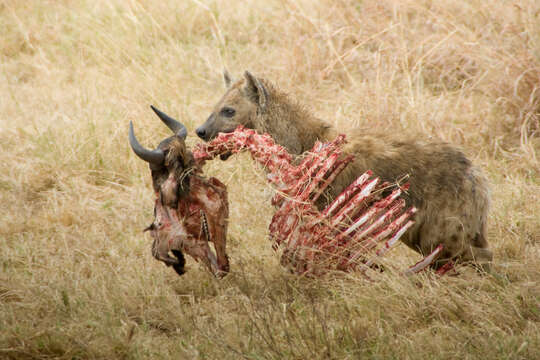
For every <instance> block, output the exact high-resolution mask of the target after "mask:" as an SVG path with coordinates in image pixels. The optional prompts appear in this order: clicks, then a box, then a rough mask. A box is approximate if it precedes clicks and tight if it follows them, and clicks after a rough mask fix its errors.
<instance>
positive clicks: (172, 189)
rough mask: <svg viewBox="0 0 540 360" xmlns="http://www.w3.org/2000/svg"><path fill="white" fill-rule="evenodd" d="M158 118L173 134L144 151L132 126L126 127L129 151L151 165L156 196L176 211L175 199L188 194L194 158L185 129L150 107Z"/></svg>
mask: <svg viewBox="0 0 540 360" xmlns="http://www.w3.org/2000/svg"><path fill="white" fill-rule="evenodd" d="M151 108H152V110H154V112H155V113H156V114H157V116H158V117H159V118H160V119H161V120H162V121H163V122H164V123H165V125H167V126H168V127H169V129H171V130H172V131H173V132H174V135H173V136H170V137H168V138H166V139H165V140H163V141H162V142H161V143H160V144H159V145H158V146H157V148H156V149H154V150H149V149H145V148H144V147H143V146H142V145H141V144H140V143H139V142H138V141H137V138H136V137H135V134H134V132H133V124H132V123H131V122H130V124H129V143H130V145H131V148H132V149H133V151H134V152H135V154H137V156H139V157H140V158H141V159H143V160H144V161H146V162H148V163H149V165H150V170H151V172H152V185H153V187H154V192H156V194H159V196H160V199H161V201H162V203H163V205H166V206H169V207H172V208H176V206H177V203H178V197H179V196H180V197H181V196H183V195H184V194H186V193H188V192H189V176H187V174H188V173H189V171H191V168H192V166H193V164H194V161H193V156H192V154H191V152H189V151H188V150H187V148H186V144H185V139H186V136H187V129H186V127H185V126H184V125H183V124H182V123H180V122H179V121H177V120H175V119H173V118H171V117H170V116H168V115H167V114H165V113H163V112H161V111H160V110H158V109H156V108H155V107H153V106H151Z"/></svg>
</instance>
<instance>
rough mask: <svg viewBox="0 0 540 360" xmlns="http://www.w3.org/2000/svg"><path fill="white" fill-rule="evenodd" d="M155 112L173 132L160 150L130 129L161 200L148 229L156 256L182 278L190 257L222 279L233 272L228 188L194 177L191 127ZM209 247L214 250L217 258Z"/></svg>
mask: <svg viewBox="0 0 540 360" xmlns="http://www.w3.org/2000/svg"><path fill="white" fill-rule="evenodd" d="M152 110H154V112H155V113H156V114H157V115H158V116H159V118H160V119H161V120H162V121H163V122H164V123H165V124H166V125H167V126H168V127H169V128H170V129H171V130H172V131H173V132H174V135H173V136H170V137H168V138H167V139H165V140H163V141H162V142H161V143H160V144H159V145H158V146H157V148H156V149H154V150H149V149H146V148H144V147H143V146H142V145H141V144H140V143H139V142H138V141H137V138H136V137H135V134H134V131H133V124H132V123H131V122H130V124H129V143H130V145H131V148H132V149H133V151H134V152H135V154H137V156H139V157H140V158H141V159H143V160H144V161H146V162H148V163H149V165H150V170H151V172H152V185H153V187H154V192H155V194H156V201H155V206H154V222H153V223H152V224H151V225H150V226H149V227H148V228H147V229H146V230H148V231H150V234H151V236H152V237H153V238H154V243H153V244H152V254H153V256H154V257H155V258H156V259H158V260H160V261H163V262H164V263H165V264H166V265H167V266H171V265H172V266H173V268H174V269H175V270H176V272H177V273H178V274H179V275H182V274H183V273H184V263H185V260H184V256H183V253H182V252H184V251H185V252H186V253H187V254H189V255H191V256H192V257H193V258H194V259H196V260H197V261H199V260H202V261H203V263H204V264H205V265H206V266H207V267H208V269H209V270H210V271H212V273H214V274H215V275H216V276H223V275H224V274H226V273H227V272H228V271H229V260H228V257H227V254H226V250H225V247H226V234H227V219H228V214H229V208H228V201H227V190H226V186H225V185H223V184H222V183H221V182H220V181H219V180H218V179H215V178H210V179H207V178H205V177H203V176H200V174H199V175H197V174H195V173H197V172H198V171H199V167H198V165H197V164H196V163H195V161H194V159H193V154H192V153H191V152H190V151H189V150H188V149H187V147H186V144H185V138H186V135H187V130H186V127H185V126H184V125H182V124H181V123H180V122H178V121H176V120H174V119H173V118H171V117H170V116H168V115H166V114H164V113H163V112H161V111H159V110H158V109H156V108H154V107H153V106H152ZM209 242H212V243H213V244H214V248H215V251H216V253H215V254H214V253H213V252H212V251H211V249H210V247H209V245H208V243H209ZM170 253H172V254H173V255H174V256H171V255H170Z"/></svg>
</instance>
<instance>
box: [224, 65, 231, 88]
mask: <svg viewBox="0 0 540 360" xmlns="http://www.w3.org/2000/svg"><path fill="white" fill-rule="evenodd" d="M223 80H224V81H225V87H226V88H227V89H228V88H230V87H231V84H232V81H233V80H232V78H231V74H229V72H228V71H227V69H224V70H223Z"/></svg>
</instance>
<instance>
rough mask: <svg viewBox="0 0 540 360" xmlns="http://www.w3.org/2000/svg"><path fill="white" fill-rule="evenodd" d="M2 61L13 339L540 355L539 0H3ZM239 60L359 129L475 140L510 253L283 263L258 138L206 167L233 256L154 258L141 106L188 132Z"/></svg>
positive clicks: (472, 153)
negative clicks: (414, 270) (169, 262)
mask: <svg viewBox="0 0 540 360" xmlns="http://www.w3.org/2000/svg"><path fill="white" fill-rule="evenodd" d="M0 60H1V63H0V69H1V71H0V149H1V151H2V161H1V162H0V189H1V191H0V204H1V207H2V212H1V213H2V215H1V217H0V268H1V271H0V358H8V359H20V358H28V359H46V358H47V359H48V358H65V359H68V358H69V359H74V358H81V359H82V358H106V359H111V358H130V359H131V358H136V359H138V358H151V359H154V358H173V357H174V358H203V359H217V358H219V359H237V358H246V359H262V358H265V359H284V358H290V359H307V358H324V359H327V358H333V359H355V358H417V359H425V358H438V359H439V358H448V359H450V358H452V359H455V358H499V359H507V358H513V359H519V358H530V359H535V358H540V336H539V330H540V305H539V303H540V284H539V280H540V260H539V258H540V195H539V194H540V178H539V176H540V171H539V169H540V167H539V162H538V160H539V156H540V153H539V152H540V151H539V149H540V129H539V117H540V114H539V112H540V90H539V87H540V5H539V3H538V2H537V1H533V0H529V1H513V2H510V1H505V2H502V1H495V0H485V1H448V0H441V1H427V0H426V1H420V0H418V1H392V0H384V1H374V0H366V1H352V0H348V1H339V2H336V1H330V0H327V1H319V2H312V1H308V0H301V1H290V0H267V1H255V0H250V1H209V0H200V1H199V0H193V1H172V0H165V1H159V2H155V1H146V0H131V1H120V0H113V1H101V0H97V1H84V0H63V1H61V0H58V1H43V0H42V1H16V0H0ZM224 67H227V68H229V70H231V71H232V72H233V73H234V74H237V75H239V74H241V73H242V71H243V70H244V69H249V70H251V71H252V72H253V73H255V74H257V75H260V76H263V77H267V78H269V79H272V80H273V81H274V82H275V83H277V84H280V85H281V86H282V87H283V88H285V89H288V90H289V91H290V92H292V93H294V94H295V95H296V96H297V97H298V98H299V99H300V100H301V101H303V102H304V103H306V104H308V105H309V107H311V108H312V109H313V111H314V112H315V113H316V114H317V115H318V116H320V117H322V118H324V119H326V120H328V121H330V122H332V123H334V124H336V125H338V126H340V127H342V128H344V129H346V128H349V127H352V126H370V127H381V128H386V129H388V130H389V131H393V132H403V133H415V134H419V135H418V136H422V137H433V138H437V139H443V140H446V141H449V142H452V143H455V144H457V145H460V146H462V147H463V148H464V150H465V152H466V153H467V154H468V155H469V157H470V158H472V159H473V160H474V162H475V163H476V164H478V165H479V166H481V167H482V168H483V169H484V170H485V172H486V174H487V176H488V178H489V179H490V182H491V183H492V189H493V194H492V195H493V203H492V209H491V212H490V216H489V241H490V242H491V244H492V246H493V249H494V252H495V265H494V269H495V272H496V274H494V275H488V276H483V277H482V276H479V275H477V274H476V273H474V271H470V270H469V269H460V273H461V275H460V276H458V277H445V278H441V279H439V278H436V277H434V276H433V275H431V274H429V273H426V274H422V275H420V276H418V277H416V278H414V279H406V278H403V277H400V276H397V275H396V274H393V273H383V274H380V275H378V276H377V278H379V279H380V281H378V282H376V283H368V282H365V281H363V280H362V279H361V278H360V277H358V276H355V274H349V275H345V274H341V275H340V274H336V275H332V276H328V277H325V278H322V279H316V280H309V279H303V278H299V277H295V276H292V275H289V274H287V273H285V272H284V270H283V269H282V268H280V266H279V264H278V261H277V259H276V255H275V254H274V253H273V252H272V251H271V249H270V244H269V243H268V240H267V239H266V227H267V224H268V222H269V219H270V216H271V213H272V209H271V207H270V205H269V198H270V195H271V189H270V188H269V187H268V186H267V185H266V184H265V182H264V180H263V177H262V175H261V174H262V173H261V170H260V169H258V168H256V167H255V166H254V165H253V164H252V162H251V161H250V160H249V158H248V157H247V156H245V155H244V156H237V157H236V158H231V159H229V160H228V161H227V162H219V161H215V162H213V163H211V164H209V165H208V166H207V167H206V171H207V173H208V174H210V175H214V176H217V177H219V178H220V179H221V180H222V181H224V182H225V183H226V184H227V185H228V188H229V195H230V201H231V221H230V231H229V252H230V255H231V261H232V273H231V274H230V275H229V276H227V277H226V278H225V279H223V280H216V279H213V278H212V277H211V276H210V275H209V274H208V273H207V272H206V271H204V269H202V268H201V267H200V266H199V265H197V264H194V263H193V261H192V260H190V259H188V262H189V265H188V266H189V271H188V273H187V274H186V275H185V276H183V277H177V276H176V275H175V274H174V272H173V271H172V270H171V269H167V268H165V267H164V266H163V265H162V264H160V263H158V262H157V261H155V260H154V259H153V258H152V257H151V255H150V240H149V238H148V237H147V236H145V235H143V234H142V233H141V230H142V229H143V228H144V226H145V225H147V224H148V223H149V222H150V221H151V219H152V194H151V189H150V178H149V172H148V169H147V167H146V165H145V164H144V163H143V162H142V161H140V160H139V159H137V158H136V157H135V156H134V155H133V154H132V153H131V151H130V149H129V147H128V144H127V124H128V122H129V121H130V120H133V121H134V123H135V124H136V127H137V131H138V136H139V138H140V139H141V140H142V141H143V143H144V144H146V145H147V146H149V145H154V146H155V144H156V143H157V141H159V140H160V139H162V138H163V137H165V136H168V133H167V130H166V129H165V128H164V126H162V125H161V124H160V122H159V121H158V120H157V119H156V118H155V117H154V116H153V114H152V113H151V112H150V110H149V108H148V105H149V104H151V103H152V104H155V105H157V106H158V107H160V108H162V109H163V110H165V111H167V112H169V113H170V114H171V115H174V116H176V117H178V118H180V119H181V120H183V121H184V122H185V123H186V124H187V126H188V128H189V129H190V131H191V133H193V129H194V128H195V127H196V126H197V125H198V124H200V123H202V122H203V121H204V119H205V118H206V116H207V115H208V114H209V112H210V109H211V106H212V105H213V104H214V102H215V101H217V99H218V98H219V97H220V96H221V93H222V92H223V88H222V80H221V71H222V69H223V68H224ZM189 142H190V143H191V144H193V143H195V142H197V141H196V139H195V138H194V137H193V136H190V138H189ZM417 258H418V256H417V255H416V254H414V253H412V252H410V251H409V250H407V249H406V248H405V247H404V246H401V247H399V248H398V250H396V252H395V253H394V257H393V258H392V261H393V262H395V263H397V264H406V263H411V262H413V261H414V260H415V259H417Z"/></svg>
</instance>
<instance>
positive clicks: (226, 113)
mask: <svg viewBox="0 0 540 360" xmlns="http://www.w3.org/2000/svg"><path fill="white" fill-rule="evenodd" d="M220 113H221V115H223V116H225V117H228V118H230V117H233V116H234V114H235V113H236V110H234V109H233V108H230V107H224V108H223V109H221V111H220Z"/></svg>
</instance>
